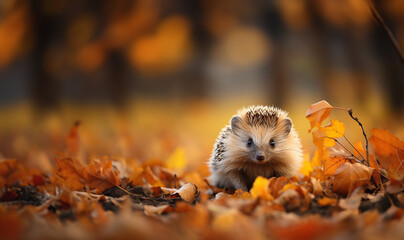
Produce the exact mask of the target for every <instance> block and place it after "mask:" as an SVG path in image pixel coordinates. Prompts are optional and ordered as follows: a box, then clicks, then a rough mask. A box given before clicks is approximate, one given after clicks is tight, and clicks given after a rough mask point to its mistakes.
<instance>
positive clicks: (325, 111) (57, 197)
mask: <svg viewBox="0 0 404 240" xmlns="http://www.w3.org/2000/svg"><path fill="white" fill-rule="evenodd" d="M331 111H346V112H347V114H349V115H350V116H351V117H352V120H353V121H357V122H358V124H359V125H358V127H360V126H361V123H360V121H359V120H358V119H357V118H356V116H354V115H353V111H352V110H351V109H344V108H335V107H332V106H331V105H329V104H328V103H327V102H325V101H321V102H319V103H316V104H313V105H311V106H310V107H309V109H308V111H307V116H306V117H307V118H308V120H309V121H310V123H311V129H310V131H311V133H312V135H313V143H314V144H315V146H316V147H317V150H316V152H315V153H313V157H312V158H311V159H310V158H309V157H308V156H306V157H305V161H304V164H303V166H302V169H301V171H300V172H299V174H298V175H297V176H295V177H293V178H285V177H278V178H275V177H273V178H270V179H266V178H263V177H258V178H257V179H256V180H255V182H254V184H253V187H252V189H251V190H250V191H249V192H244V191H241V190H234V189H218V188H215V187H213V186H210V185H209V183H208V182H207V181H206V180H205V179H206V177H207V176H208V175H209V172H208V171H206V167H201V169H199V170H197V171H188V172H187V171H180V170H179V169H181V166H183V165H184V161H185V160H184V155H183V153H182V152H181V150H180V149H178V150H177V151H175V152H174V153H172V155H171V156H170V157H169V159H168V160H166V161H162V160H158V159H157V160H156V159H151V160H148V161H145V162H140V161H136V160H133V159H125V158H118V159H111V158H109V157H102V158H92V159H81V158H80V156H79V155H80V154H79V152H80V145H79V143H78V139H79V130H78V128H79V124H75V125H74V126H73V127H72V128H71V130H70V133H69V135H68V136H67V137H66V149H65V151H64V152H63V153H59V157H58V158H57V159H56V164H55V166H54V169H53V171H52V172H51V173H49V172H47V173H45V172H42V171H40V170H38V169H35V168H29V167H27V166H24V165H23V164H21V163H20V162H19V160H18V159H6V160H2V161H0V203H1V204H0V236H1V239H47V238H57V239H60V238H65V239H111V238H114V239H119V238H129V237H131V238H147V239H161V238H170V239H184V238H186V239H204V238H206V239H207V238H221V239H264V238H274V239H296V238H299V239H320V238H336V239H337V238H366V239H369V238H370V239H379V238H382V237H383V238H389V239H394V238H396V239H403V238H404V228H403V226H404V219H403V213H404V192H403V190H404V179H403V176H404V175H403V171H404V164H402V161H403V160H404V142H403V141H401V140H400V139H399V138H397V137H395V136H394V135H393V134H392V133H390V132H389V131H387V130H384V129H378V128H375V129H373V130H372V131H371V134H370V136H366V135H365V133H364V143H365V144H364V146H365V147H364V146H363V145H362V143H361V142H359V141H356V142H354V143H351V141H350V140H348V139H347V138H346V137H345V125H344V124H343V123H342V122H340V121H338V120H335V119H331V120H330V121H329V124H328V125H326V126H325V127H323V126H322V125H323V122H324V120H326V119H327V118H329V116H330V112H331ZM368 142H369V147H368Z"/></svg>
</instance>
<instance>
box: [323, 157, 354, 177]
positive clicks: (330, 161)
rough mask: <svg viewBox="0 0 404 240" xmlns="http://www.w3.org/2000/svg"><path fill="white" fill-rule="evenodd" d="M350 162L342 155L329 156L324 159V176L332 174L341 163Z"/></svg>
mask: <svg viewBox="0 0 404 240" xmlns="http://www.w3.org/2000/svg"><path fill="white" fill-rule="evenodd" d="M347 162H350V160H349V159H346V158H343V157H338V156H334V157H329V158H327V159H326V160H325V161H324V174H325V175H326V176H332V175H334V173H335V171H336V170H337V169H338V168H339V166H341V164H343V163H347Z"/></svg>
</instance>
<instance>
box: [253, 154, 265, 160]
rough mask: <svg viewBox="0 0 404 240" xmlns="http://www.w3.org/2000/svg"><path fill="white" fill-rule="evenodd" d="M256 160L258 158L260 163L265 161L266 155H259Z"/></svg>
mask: <svg viewBox="0 0 404 240" xmlns="http://www.w3.org/2000/svg"><path fill="white" fill-rule="evenodd" d="M255 158H257V160H258V161H263V160H264V159H265V157H264V155H262V154H261V153H258V154H257V156H256V157H255Z"/></svg>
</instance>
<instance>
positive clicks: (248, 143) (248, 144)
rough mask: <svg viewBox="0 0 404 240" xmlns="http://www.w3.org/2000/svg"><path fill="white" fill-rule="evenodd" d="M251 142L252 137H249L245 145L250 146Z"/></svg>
mask: <svg viewBox="0 0 404 240" xmlns="http://www.w3.org/2000/svg"><path fill="white" fill-rule="evenodd" d="M252 144H253V140H252V138H249V139H248V141H247V146H251V145H252Z"/></svg>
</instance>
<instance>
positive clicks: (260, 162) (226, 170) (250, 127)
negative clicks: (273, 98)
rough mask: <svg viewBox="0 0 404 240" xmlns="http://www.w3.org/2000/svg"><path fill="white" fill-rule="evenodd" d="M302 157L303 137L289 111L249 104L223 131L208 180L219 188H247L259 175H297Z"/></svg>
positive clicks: (249, 187)
mask: <svg viewBox="0 0 404 240" xmlns="http://www.w3.org/2000/svg"><path fill="white" fill-rule="evenodd" d="M302 160H303V154H302V146H301V143H300V139H299V136H298V134H297V132H296V131H295V129H294V127H293V123H292V120H291V119H290V118H289V117H288V113H287V112H285V111H283V110H281V109H279V108H276V107H268V106H250V107H248V108H243V109H241V110H239V111H238V112H237V114H236V115H234V116H233V117H232V118H231V120H230V125H227V126H225V127H224V128H223V129H222V131H221V132H220V134H219V137H218V139H217V141H216V143H215V145H214V149H213V153H212V156H211V158H210V161H209V168H210V171H211V176H210V177H209V179H208V181H209V182H210V183H211V185H213V186H216V187H219V188H234V189H242V190H244V191H248V190H249V189H251V187H252V185H253V183H254V180H255V178H256V177H258V176H262V177H265V178H270V177H280V176H284V177H292V176H295V175H296V174H297V172H298V170H299V169H300V167H301V164H302Z"/></svg>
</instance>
